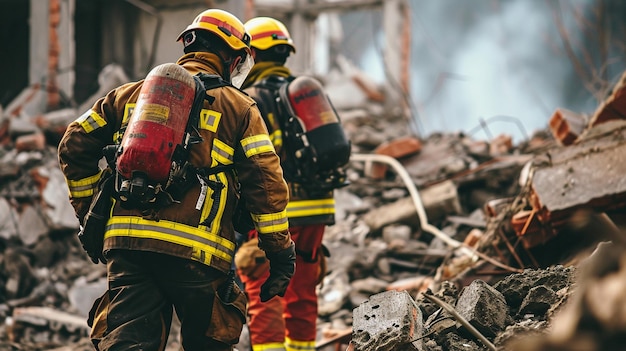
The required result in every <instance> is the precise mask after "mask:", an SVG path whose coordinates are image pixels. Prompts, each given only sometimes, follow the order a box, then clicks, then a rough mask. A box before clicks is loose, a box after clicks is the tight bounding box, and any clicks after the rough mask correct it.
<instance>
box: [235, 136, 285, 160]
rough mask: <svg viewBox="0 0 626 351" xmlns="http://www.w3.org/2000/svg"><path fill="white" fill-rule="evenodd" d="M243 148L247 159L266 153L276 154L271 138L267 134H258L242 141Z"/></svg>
mask: <svg viewBox="0 0 626 351" xmlns="http://www.w3.org/2000/svg"><path fill="white" fill-rule="evenodd" d="M241 147H242V148H243V151H244V153H245V154H246V157H247V158H250V157H252V156H254V155H258V154H262V153H266V152H274V153H275V152H276V150H274V145H272V142H271V141H270V136H269V135H267V134H258V135H254V136H251V137H247V138H245V139H241Z"/></svg>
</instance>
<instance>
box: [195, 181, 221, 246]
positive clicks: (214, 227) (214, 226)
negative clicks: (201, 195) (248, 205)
mask: <svg viewBox="0 0 626 351" xmlns="http://www.w3.org/2000/svg"><path fill="white" fill-rule="evenodd" d="M218 179H219V182H220V183H222V184H223V185H224V186H223V187H222V190H220V202H219V204H218V206H219V207H218V209H217V213H216V214H215V218H213V221H211V226H210V227H207V226H200V227H199V228H201V229H204V230H207V231H208V232H210V233H211V234H215V235H217V232H218V230H219V229H220V227H221V223H222V216H223V215H224V208H225V207H226V197H227V196H228V177H226V174H225V173H224V172H221V173H218V174H212V175H210V176H209V180H212V181H218ZM212 195H213V190H211V188H209V189H208V192H207V195H206V199H205V200H204V206H203V207H202V216H201V217H200V218H201V220H200V222H202V221H204V220H205V219H206V218H207V217H208V216H209V213H210V212H211V207H213V199H212Z"/></svg>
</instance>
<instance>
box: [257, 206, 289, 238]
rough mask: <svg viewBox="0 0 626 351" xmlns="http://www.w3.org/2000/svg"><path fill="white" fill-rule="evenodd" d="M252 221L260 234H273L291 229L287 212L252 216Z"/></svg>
mask: <svg viewBox="0 0 626 351" xmlns="http://www.w3.org/2000/svg"><path fill="white" fill-rule="evenodd" d="M252 220H253V221H254V222H255V223H256V225H257V228H256V229H257V231H258V232H259V234H272V233H276V232H283V231H285V230H287V229H289V221H288V220H287V210H283V211H281V212H278V213H269V214H261V215H257V214H252Z"/></svg>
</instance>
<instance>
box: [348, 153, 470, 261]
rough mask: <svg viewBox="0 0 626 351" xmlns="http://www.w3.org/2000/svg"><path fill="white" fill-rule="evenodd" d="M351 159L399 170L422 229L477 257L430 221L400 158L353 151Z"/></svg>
mask: <svg viewBox="0 0 626 351" xmlns="http://www.w3.org/2000/svg"><path fill="white" fill-rule="evenodd" d="M350 161H363V162H366V163H371V162H380V163H386V164H388V165H390V166H391V167H393V168H394V169H395V170H396V172H398V175H400V178H402V181H404V184H405V185H406V187H407V189H408V190H409V193H410V194H411V198H412V199H413V204H414V205H415V209H416V210H417V217H418V218H419V221H420V226H421V228H422V230H425V231H427V232H429V233H431V234H433V235H434V236H436V237H437V238H439V239H441V241H443V242H444V243H446V244H447V245H449V246H450V247H452V248H454V249H459V248H460V249H461V250H462V251H463V253H464V254H467V255H469V256H471V257H472V258H474V259H477V256H476V254H475V253H474V252H472V250H470V249H469V248H467V247H465V246H463V243H461V242H459V241H456V240H454V239H452V238H451V237H450V236H448V235H447V234H446V233H444V232H442V231H441V230H439V228H437V227H435V226H434V225H432V224H430V223H428V216H427V215H426V210H425V209H424V205H423V204H422V199H421V198H420V195H419V192H418V191H417V187H416V186H415V183H414V182H413V179H411V176H410V175H409V173H408V172H407V171H406V169H405V168H404V166H402V164H401V163H400V162H398V160H396V159H395V158H393V157H391V156H387V155H378V154H354V153H353V154H351V155H350Z"/></svg>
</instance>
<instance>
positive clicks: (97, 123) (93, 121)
mask: <svg viewBox="0 0 626 351" xmlns="http://www.w3.org/2000/svg"><path fill="white" fill-rule="evenodd" d="M76 122H77V123H78V124H80V126H81V127H83V129H84V130H85V132H87V133H91V132H93V131H94V130H96V129H98V128H100V127H104V126H106V125H107V121H105V120H104V118H102V116H100V115H99V114H97V113H96V111H94V110H88V111H87V112H85V113H83V114H82V115H81V116H80V117H78V118H77V119H76Z"/></svg>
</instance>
